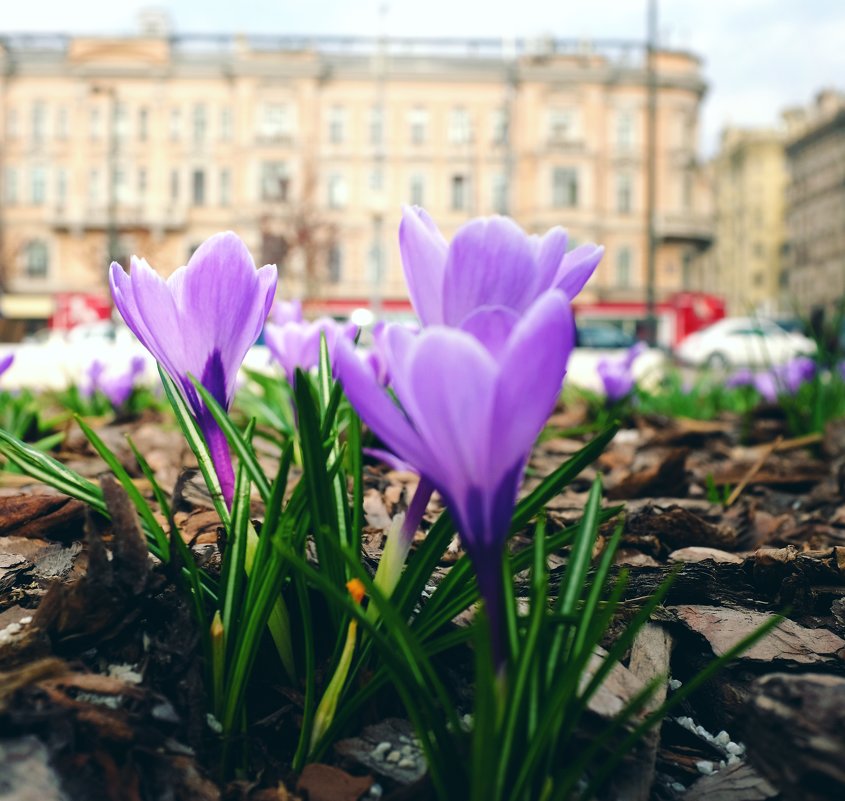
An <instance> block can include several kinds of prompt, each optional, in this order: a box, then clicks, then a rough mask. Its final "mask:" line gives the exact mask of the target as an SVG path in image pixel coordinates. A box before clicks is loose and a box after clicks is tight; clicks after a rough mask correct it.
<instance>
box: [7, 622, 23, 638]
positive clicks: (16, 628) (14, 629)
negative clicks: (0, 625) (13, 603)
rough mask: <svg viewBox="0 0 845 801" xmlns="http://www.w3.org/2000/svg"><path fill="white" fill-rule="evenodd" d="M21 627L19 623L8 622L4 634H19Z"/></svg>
mask: <svg viewBox="0 0 845 801" xmlns="http://www.w3.org/2000/svg"><path fill="white" fill-rule="evenodd" d="M21 628H22V626H21V624H20V623H9V625H8V626H6V634H8V635H10V636H11V635H12V634H20V633H21Z"/></svg>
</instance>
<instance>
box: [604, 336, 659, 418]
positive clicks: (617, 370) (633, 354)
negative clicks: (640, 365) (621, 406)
mask: <svg viewBox="0 0 845 801" xmlns="http://www.w3.org/2000/svg"><path fill="white" fill-rule="evenodd" d="M646 350H648V345H646V343H645V342H638V343H637V344H636V345H634V346H633V347H631V348H629V349H628V352H627V353H626V354H625V355H624V356H623V357H622V358H621V359H608V358H603V359H599V361H598V364H597V365H596V371H597V372H598V374H599V378H601V382H602V384H603V385H604V394H605V397H606V398H607V400H608V401H609V402H610V403H616V402H617V401H620V400H622V399H623V398H626V397H627V396H628V395H630V394H631V393H632V392H633V391H634V386H635V384H636V380H635V378H634V362H635V361H636V359H637V357H638V356H639V355H640V354H641V353H643V352H644V351H646Z"/></svg>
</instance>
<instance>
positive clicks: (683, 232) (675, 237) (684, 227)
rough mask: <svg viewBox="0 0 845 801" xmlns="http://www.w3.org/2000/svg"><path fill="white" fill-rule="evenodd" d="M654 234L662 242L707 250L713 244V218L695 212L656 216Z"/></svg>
mask: <svg viewBox="0 0 845 801" xmlns="http://www.w3.org/2000/svg"><path fill="white" fill-rule="evenodd" d="M655 233H656V234H657V238H658V239H659V240H662V241H664V242H682V243H688V244H692V245H696V246H697V247H700V248H708V247H710V245H711V244H712V243H713V217H712V216H711V215H709V214H696V213H695V212H681V213H675V214H658V215H657V216H656V219H655Z"/></svg>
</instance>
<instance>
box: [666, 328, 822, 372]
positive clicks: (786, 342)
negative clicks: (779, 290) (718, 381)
mask: <svg viewBox="0 0 845 801" xmlns="http://www.w3.org/2000/svg"><path fill="white" fill-rule="evenodd" d="M815 352H816V345H815V343H814V342H813V340H811V339H809V338H808V337H805V336H804V335H803V334H800V333H796V332H789V331H786V330H784V329H783V328H782V327H781V326H779V325H778V324H777V323H775V322H774V321H772V320H766V319H761V318H755V317H727V318H725V319H724V320H719V322H718V323H714V324H713V325H711V326H709V327H708V328H705V329H703V330H701V331H696V332H695V333H694V334H690V335H689V336H688V337H686V338H685V339H684V340H683V341H682V342H681V343H680V345H678V347H677V348H676V349H675V355H676V356H677V357H678V359H679V360H680V361H682V362H684V363H685V364H691V365H697V366H706V367H709V368H711V369H728V368H732V367H740V366H743V367H745V366H748V367H769V366H771V365H775V364H784V363H785V362H788V361H789V360H790V359H794V358H795V357H796V356H812V355H814V354H815Z"/></svg>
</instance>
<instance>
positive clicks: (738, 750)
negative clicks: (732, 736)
mask: <svg viewBox="0 0 845 801" xmlns="http://www.w3.org/2000/svg"><path fill="white" fill-rule="evenodd" d="M725 751H727V752H728V753H729V754H730V755H731V756H739V755H740V754H744V753H745V746H744V745H743V744H742V743H728V744H727V745H726V746H725Z"/></svg>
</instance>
